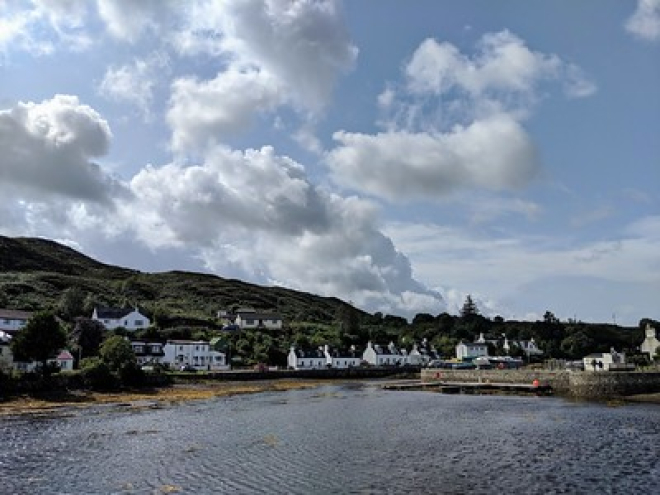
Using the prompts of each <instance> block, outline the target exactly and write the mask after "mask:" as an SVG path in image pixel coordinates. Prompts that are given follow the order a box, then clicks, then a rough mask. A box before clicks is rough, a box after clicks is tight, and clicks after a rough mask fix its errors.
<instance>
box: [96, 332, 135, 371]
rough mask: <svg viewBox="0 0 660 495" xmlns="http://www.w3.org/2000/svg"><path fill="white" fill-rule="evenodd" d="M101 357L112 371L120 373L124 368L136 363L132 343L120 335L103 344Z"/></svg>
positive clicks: (100, 352) (100, 351)
mask: <svg viewBox="0 0 660 495" xmlns="http://www.w3.org/2000/svg"><path fill="white" fill-rule="evenodd" d="M99 355H100V356H101V360H102V361H103V362H104V363H105V364H107V365H108V368H110V370H112V371H119V370H120V369H121V368H122V367H124V366H127V365H130V364H134V363H135V353H134V352H133V348H132V347H131V343H130V342H129V341H128V340H126V339H125V338H124V337H120V336H119V335H114V336H112V337H110V338H109V339H108V340H106V341H105V342H103V344H102V345H101V349H100V350H99Z"/></svg>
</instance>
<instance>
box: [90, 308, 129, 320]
mask: <svg viewBox="0 0 660 495" xmlns="http://www.w3.org/2000/svg"><path fill="white" fill-rule="evenodd" d="M133 311H135V308H101V307H99V308H96V316H98V317H99V318H100V319H102V320H119V319H120V318H123V317H124V316H126V315H128V314H130V313H132V312H133Z"/></svg>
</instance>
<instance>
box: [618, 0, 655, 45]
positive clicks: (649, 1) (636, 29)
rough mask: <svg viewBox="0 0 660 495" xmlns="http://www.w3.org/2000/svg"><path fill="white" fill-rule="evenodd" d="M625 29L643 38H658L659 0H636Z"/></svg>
mask: <svg viewBox="0 0 660 495" xmlns="http://www.w3.org/2000/svg"><path fill="white" fill-rule="evenodd" d="M625 27H626V30H627V31H628V32H629V33H631V34H633V35H635V36H637V37H639V38H642V39H645V40H649V41H657V40H660V0H638V2H637V8H636V9H635V12H634V13H633V14H632V16H630V18H629V19H628V20H627V21H626V24H625Z"/></svg>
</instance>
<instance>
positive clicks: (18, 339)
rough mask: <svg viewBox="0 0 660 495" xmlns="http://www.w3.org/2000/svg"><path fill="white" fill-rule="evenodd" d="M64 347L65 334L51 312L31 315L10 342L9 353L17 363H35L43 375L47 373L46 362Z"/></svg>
mask: <svg viewBox="0 0 660 495" xmlns="http://www.w3.org/2000/svg"><path fill="white" fill-rule="evenodd" d="M65 345H66V333H65V332H64V330H63V329H62V327H61V326H60V324H59V322H58V321H57V319H56V318H55V315H54V314H53V313H51V312H45V311H44V312H39V313H36V314H34V315H32V318H30V319H29V320H28V322H27V325H25V328H23V329H22V330H21V331H20V332H18V333H17V334H16V336H15V337H14V338H13V339H12V341H11V351H12V353H13V354H14V358H15V359H16V360H18V361H37V362H38V363H39V364H40V369H41V372H42V373H43V374H44V375H47V374H48V373H49V369H50V368H49V366H47V364H48V360H49V359H52V358H54V357H55V356H57V353H58V352H59V351H60V350H61V349H62V348H63V347H64V346H65Z"/></svg>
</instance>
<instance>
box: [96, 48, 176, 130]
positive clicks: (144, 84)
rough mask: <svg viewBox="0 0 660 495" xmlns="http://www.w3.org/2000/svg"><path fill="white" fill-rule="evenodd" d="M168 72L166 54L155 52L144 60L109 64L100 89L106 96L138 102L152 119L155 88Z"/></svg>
mask: <svg viewBox="0 0 660 495" xmlns="http://www.w3.org/2000/svg"><path fill="white" fill-rule="evenodd" d="M167 73H168V59H167V56H166V55H164V54H161V53H156V54H153V55H152V56H150V57H147V58H145V59H136V60H134V61H133V63H132V64H126V65H122V66H119V67H114V66H113V67H109V68H108V69H107V70H106V73H105V75H104V76H103V81H101V84H100V85H99V92H100V93H101V94H102V95H103V96H105V97H106V98H110V99H113V100H116V101H123V102H127V103H130V104H133V105H135V106H136V107H138V109H139V110H140V112H141V113H142V114H143V115H144V117H145V118H146V119H149V118H150V110H149V109H150V106H151V102H152V100H153V96H154V94H153V93H154V89H155V88H156V86H157V85H158V83H159V81H161V80H162V76H163V74H167Z"/></svg>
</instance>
